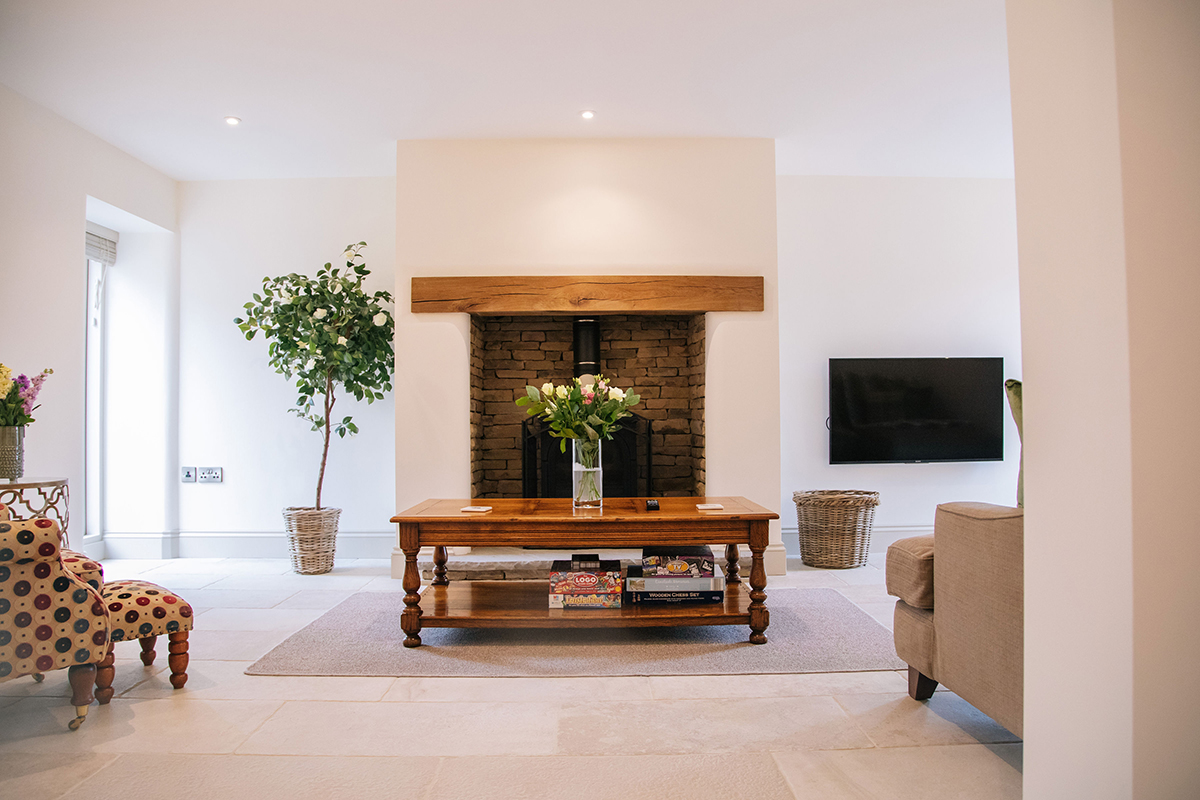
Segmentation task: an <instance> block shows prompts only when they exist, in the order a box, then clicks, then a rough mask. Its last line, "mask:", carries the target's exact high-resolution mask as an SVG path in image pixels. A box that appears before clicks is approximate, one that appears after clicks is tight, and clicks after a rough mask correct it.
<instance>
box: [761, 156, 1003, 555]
mask: <svg viewBox="0 0 1200 800" xmlns="http://www.w3.org/2000/svg"><path fill="white" fill-rule="evenodd" d="M778 194H779V206H778V208H779V211H778V214H779V222H778V224H779V298H780V309H781V313H780V318H779V343H780V346H779V358H780V367H779V375H780V391H781V394H782V400H781V402H780V410H781V417H782V423H781V433H782V438H783V443H782V461H783V467H782V475H783V485H782V487H781V488H782V492H783V494H782V497H781V499H780V504H781V507H782V508H783V509H784V511H785V514H786V517H785V531H787V535H786V536H785V538H786V539H787V541H788V544H789V547H792V548H794V547H795V537H796V533H795V531H796V516H795V504H794V503H793V502H792V492H794V491H801V490H810V489H865V490H871V491H878V492H879V493H880V506H879V508H878V509H877V511H876V514H875V529H874V535H873V536H872V540H871V549H872V550H876V551H883V550H886V549H887V545H888V544H890V543H891V542H892V541H894V540H895V539H897V538H900V537H902V536H906V535H912V534H914V533H918V532H925V531H927V530H931V529H932V525H933V512H934V508H935V507H936V505H937V504H938V503H945V502H950V501H954V500H979V501H985V502H991V503H1001V504H1006V505H1015V504H1016V485H1017V465H1018V459H1019V457H1020V441H1019V440H1018V437H1017V430H1016V426H1015V424H1014V423H1013V422H1012V419H1011V417H1010V416H1009V415H1008V413H1007V411H1006V412H1005V432H1004V433H1005V460H1004V462H986V463H963V464H870V465H865V464H864V465H858V464H841V465H830V464H829V433H828V431H827V430H826V427H825V420H826V418H827V417H828V416H829V359H830V358H903V357H941V356H1002V357H1003V358H1004V368H1005V374H1006V377H1011V378H1020V377H1021V331H1020V305H1019V300H1018V285H1017V253H1016V205H1015V199H1014V195H1013V182H1012V181H1011V180H1005V179H974V178H868V177H812V176H803V177H802V176H780V177H779V178H778ZM996 391H997V392H1000V393H1002V392H1003V388H1002V387H999V386H998V387H996ZM1006 408H1007V405H1006ZM797 552H798V551H797Z"/></svg>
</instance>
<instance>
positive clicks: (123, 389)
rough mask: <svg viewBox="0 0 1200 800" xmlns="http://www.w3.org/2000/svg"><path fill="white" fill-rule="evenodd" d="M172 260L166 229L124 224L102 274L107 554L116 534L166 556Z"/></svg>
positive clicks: (174, 332)
mask: <svg viewBox="0 0 1200 800" xmlns="http://www.w3.org/2000/svg"><path fill="white" fill-rule="evenodd" d="M145 227H152V226H145ZM178 264H179V260H178V246H177V243H176V238H175V235H174V234H173V233H170V232H167V231H162V230H159V231H158V232H154V231H130V230H125V231H121V232H120V241H119V243H118V245H117V262H116V263H115V264H114V265H113V266H111V267H109V269H108V271H107V273H106V274H105V279H104V325H105V328H106V332H105V337H106V347H105V350H106V353H105V373H106V374H105V380H104V391H105V399H104V405H103V407H104V409H105V413H104V416H105V423H104V424H105V433H104V435H105V442H106V446H105V447H104V456H105V460H104V464H103V469H104V501H103V509H104V519H103V530H104V536H105V546H106V547H105V552H106V555H108V556H109V557H113V556H119V555H121V554H122V552H123V551H124V550H125V546H126V543H125V542H124V541H122V540H124V539H127V538H130V537H138V540H139V541H141V539H142V537H145V536H146V535H147V534H149V535H151V536H152V537H153V538H154V542H153V543H151V544H150V546H149V548H148V549H142V548H139V550H138V552H139V553H143V552H147V553H151V554H153V557H163V556H167V557H169V556H171V555H174V552H173V548H172V547H171V542H172V539H173V537H172V536H171V535H170V534H172V533H173V532H174V531H175V530H176V529H177V528H178V525H179V521H178V508H177V503H178V496H179V494H178V486H179V480H178V475H177V473H176V464H177V460H176V457H177V456H176V443H177V436H176V421H177V416H176V410H177V401H178V398H177V392H176V388H177V386H178V346H179V337H178V330H179V328H178V321H179V268H178ZM163 534H167V536H165V537H164V536H163Z"/></svg>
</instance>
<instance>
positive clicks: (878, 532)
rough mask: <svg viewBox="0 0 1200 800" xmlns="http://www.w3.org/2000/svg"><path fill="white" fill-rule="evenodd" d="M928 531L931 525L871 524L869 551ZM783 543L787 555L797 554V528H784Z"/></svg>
mask: <svg viewBox="0 0 1200 800" xmlns="http://www.w3.org/2000/svg"><path fill="white" fill-rule="evenodd" d="M928 533H933V526H932V525H872V526H871V549H870V552H872V553H886V552H887V549H888V546H889V545H891V543H892V542H895V541H897V540H899V539H907V538H908V537H909V536H924V535H925V534H928ZM783 544H784V546H786V547H787V552H788V555H789V556H799V555H800V530H799V528H795V527H792V528H784V529H783Z"/></svg>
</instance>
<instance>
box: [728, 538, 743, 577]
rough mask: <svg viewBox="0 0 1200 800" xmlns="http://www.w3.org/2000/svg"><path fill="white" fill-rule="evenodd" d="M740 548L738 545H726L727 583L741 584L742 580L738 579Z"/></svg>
mask: <svg viewBox="0 0 1200 800" xmlns="http://www.w3.org/2000/svg"><path fill="white" fill-rule="evenodd" d="M739 569H740V568H739V567H738V546H737V545H736V544H727V545H725V583H726V584H730V583H741V582H742V579H741V578H740V577H738V571H739Z"/></svg>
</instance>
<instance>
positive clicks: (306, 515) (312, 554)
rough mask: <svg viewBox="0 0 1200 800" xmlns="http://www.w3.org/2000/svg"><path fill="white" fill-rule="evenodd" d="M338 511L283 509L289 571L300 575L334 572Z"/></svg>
mask: <svg viewBox="0 0 1200 800" xmlns="http://www.w3.org/2000/svg"><path fill="white" fill-rule="evenodd" d="M341 515H342V510H341V509H340V508H322V509H319V510H318V509H316V508H313V507H312V506H292V507H290V508H285V509H284V510H283V526H284V529H285V530H286V531H287V537H288V550H290V551H291V553H292V569H293V570H294V571H296V572H298V573H300V574H301V575H321V574H324V573H326V572H329V571H330V570H331V569H333V551H334V547H335V546H336V544H337V531H338V518H339V517H341Z"/></svg>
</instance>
